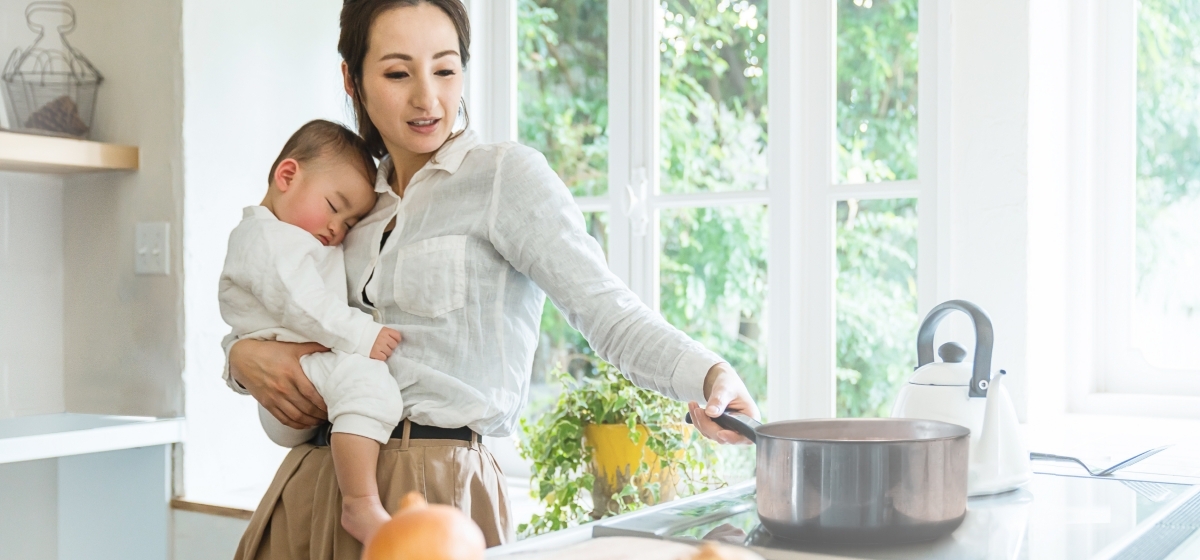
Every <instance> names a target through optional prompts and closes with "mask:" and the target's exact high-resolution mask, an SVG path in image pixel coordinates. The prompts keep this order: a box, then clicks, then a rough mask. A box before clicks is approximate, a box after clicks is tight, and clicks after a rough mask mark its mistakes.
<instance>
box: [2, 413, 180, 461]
mask: <svg viewBox="0 0 1200 560" xmlns="http://www.w3.org/2000/svg"><path fill="white" fill-rule="evenodd" d="M182 440H183V419H182V418H150V417H141V416H109V415H103V414H76V413H70V412H65V413H59V414H40V415H36V416H22V417H18V418H4V419H0V464H2V463H15V462H19V461H33V460H37V459H49V458H52V457H65V456H69V455H82V454H84V453H99V452H102V451H115V450H118V449H133V448H137V447H147V446H151V445H164V444H169V443H177V442H179V441H182Z"/></svg>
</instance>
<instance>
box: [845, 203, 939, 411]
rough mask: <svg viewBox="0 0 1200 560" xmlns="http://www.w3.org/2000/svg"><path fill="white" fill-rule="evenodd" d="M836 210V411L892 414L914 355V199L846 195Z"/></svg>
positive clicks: (915, 267)
mask: <svg viewBox="0 0 1200 560" xmlns="http://www.w3.org/2000/svg"><path fill="white" fill-rule="evenodd" d="M835 211H836V212H837V238H836V239H837V240H836V244H837V282H836V284H835V285H836V293H837V295H836V308H837V334H836V336H837V339H836V340H837V415H838V416H839V417H887V416H891V410H892V402H893V400H894V399H895V398H896V393H897V391H898V390H899V387H900V385H901V384H903V383H905V382H906V381H907V380H908V377H909V376H910V375H912V371H913V366H914V365H916V359H917V357H916V340H917V327H918V326H919V319H918V317H917V200H916V199H915V198H899V199H890V200H845V201H841V202H838V203H837V205H836V209H835Z"/></svg>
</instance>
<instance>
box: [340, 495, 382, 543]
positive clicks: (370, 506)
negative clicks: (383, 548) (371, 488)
mask: <svg viewBox="0 0 1200 560" xmlns="http://www.w3.org/2000/svg"><path fill="white" fill-rule="evenodd" d="M391 518H392V516H391V515H388V512H387V510H385V509H383V503H382V502H380V501H379V496H357V497H353V498H343V499H342V527H343V528H345V529H346V532H347V533H350V536H352V537H354V538H356V539H358V542H361V543H364V544H365V543H366V542H367V541H369V540H371V537H373V536H375V533H376V532H377V531H379V528H380V527H383V524H384V523H387V522H388V520H389V519H391Z"/></svg>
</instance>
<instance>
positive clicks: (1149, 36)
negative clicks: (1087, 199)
mask: <svg viewBox="0 0 1200 560" xmlns="http://www.w3.org/2000/svg"><path fill="white" fill-rule="evenodd" d="M1197 99H1200V5H1198V4H1196V3H1194V2H1176V1H1171V0H1141V1H1140V2H1138V49H1137V160H1136V161H1137V179H1136V181H1137V182H1136V185H1137V187H1136V189H1137V194H1136V200H1137V204H1136V209H1135V210H1134V211H1135V212H1136V224H1137V227H1136V233H1135V235H1136V244H1135V247H1136V249H1135V250H1136V268H1135V278H1136V290H1135V297H1134V305H1133V325H1132V326H1133V329H1132V334H1133V346H1134V347H1135V348H1138V349H1139V350H1141V353H1142V356H1143V357H1144V358H1145V359H1146V360H1147V361H1148V362H1150V363H1151V364H1154V365H1155V366H1158V367H1162V368H1167V369H1185V370H1198V369H1200V345H1197V344H1196V341H1197V340H1200V280H1198V279H1200V252H1198V251H1197V249H1196V248H1197V247H1200V220H1198V219H1197V216H1200V158H1198V156H1197V154H1200V105H1197V103H1196V100H1197Z"/></svg>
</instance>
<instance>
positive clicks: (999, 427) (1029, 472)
mask: <svg viewBox="0 0 1200 560" xmlns="http://www.w3.org/2000/svg"><path fill="white" fill-rule="evenodd" d="M1004 376H1005V373H1004V371H1003V370H1001V371H1000V375H998V376H996V377H995V378H993V379H992V382H991V386H990V387H988V396H987V404H986V405H985V407H984V416H983V429H982V430H981V433H980V434H979V439H978V440H977V441H976V442H975V445H974V446H973V448H972V449H971V467H970V475H969V480H968V487H969V488H970V494H971V495H972V496H981V495H986V494H994V493H997V492H1003V491H1005V490H1010V489H1012V488H1015V487H1017V486H1020V485H1022V484H1024V483H1025V482H1027V481H1029V479H1030V478H1032V477H1033V469H1032V467H1031V465H1030V461H1029V451H1028V450H1027V449H1026V447H1025V442H1024V438H1023V437H1021V431H1020V430H1021V425H1020V422H1018V420H1017V413H1016V410H1015V409H1014V408H1013V405H1012V399H1011V398H1009V396H1008V391H1007V390H1005V388H1004V386H1003V381H1004Z"/></svg>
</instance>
